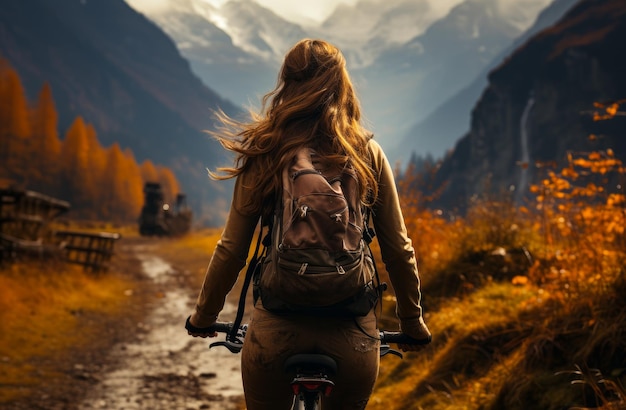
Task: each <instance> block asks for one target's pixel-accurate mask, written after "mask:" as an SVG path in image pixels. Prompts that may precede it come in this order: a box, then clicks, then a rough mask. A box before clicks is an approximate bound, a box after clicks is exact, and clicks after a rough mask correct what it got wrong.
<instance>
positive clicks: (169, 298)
mask: <svg viewBox="0 0 626 410" xmlns="http://www.w3.org/2000/svg"><path fill="white" fill-rule="evenodd" d="M132 246H133V248H132V251H133V252H134V253H135V254H136V257H137V258H138V259H139V260H140V261H141V266H142V270H143V272H144V273H145V275H147V277H149V278H150V280H151V282H153V284H154V285H155V286H156V288H157V290H158V294H159V297H158V298H157V299H156V302H154V306H153V307H152V309H151V312H150V313H149V314H148V315H147V316H146V317H145V320H144V321H143V322H141V323H138V324H137V326H138V328H139V330H140V332H138V334H137V337H136V338H135V339H136V340H133V341H132V342H121V343H118V344H117V345H115V346H114V347H113V349H112V351H111V353H110V356H109V359H108V360H107V363H110V364H107V365H105V366H104V368H103V370H102V372H101V373H100V374H99V376H98V382H97V383H96V384H94V386H93V388H91V389H90V391H89V392H88V393H87V395H86V397H85V399H84V400H83V401H82V402H81V403H80V405H79V406H78V408H79V409H80V410H90V409H112V410H126V409H151V410H158V409H168V410H169V409H172V410H174V409H176V410H177V409H181V410H190V409H224V410H230V409H241V408H242V406H241V404H240V403H241V401H242V399H241V397H242V394H243V392H242V387H241V378H240V374H241V373H240V363H239V360H240V356H239V355H233V354H231V353H230V352H228V351H227V350H226V349H222V348H219V349H211V350H209V343H210V342H209V340H204V339H198V338H192V337H190V336H188V335H187V334H186V332H185V330H184V328H183V326H184V319H185V317H186V316H187V315H188V314H189V312H190V311H191V309H192V307H193V302H194V300H193V299H192V294H193V293H194V292H193V291H191V292H190V290H189V289H188V285H186V284H185V281H183V280H181V276H182V275H181V273H180V272H177V271H176V270H174V268H173V267H172V266H171V265H170V264H169V263H168V262H166V261H165V260H163V259H162V258H160V257H159V256H158V255H157V254H156V253H155V248H154V246H150V245H146V244H141V245H137V244H136V245H132ZM234 314H235V311H234V308H232V307H231V308H229V309H227V310H226V311H224V312H223V314H222V315H221V316H220V319H222V320H230V319H232V318H234ZM229 315H230V316H232V318H229ZM214 340H215V339H212V340H211V341H214Z"/></svg>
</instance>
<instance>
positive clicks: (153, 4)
mask: <svg viewBox="0 0 626 410" xmlns="http://www.w3.org/2000/svg"><path fill="white" fill-rule="evenodd" d="M168 1H169V0H129V1H128V3H132V4H141V6H142V7H141V8H142V9H147V8H163V7H165V6H167V4H168ZM204 1H206V2H207V3H211V4H213V5H215V6H221V5H222V4H224V3H225V2H226V1H228V0H204ZM255 1H256V2H257V3H259V4H261V5H262V6H264V7H266V8H268V9H270V10H272V11H273V12H274V13H276V14H278V15H279V16H281V17H283V18H285V19H286V20H289V21H294V22H303V21H307V20H314V21H318V22H319V21H322V20H323V19H324V18H326V17H328V16H329V15H330V13H332V12H333V10H334V9H335V7H337V5H339V4H340V3H344V4H354V3H356V2H357V0H297V1H296V0H255Z"/></svg>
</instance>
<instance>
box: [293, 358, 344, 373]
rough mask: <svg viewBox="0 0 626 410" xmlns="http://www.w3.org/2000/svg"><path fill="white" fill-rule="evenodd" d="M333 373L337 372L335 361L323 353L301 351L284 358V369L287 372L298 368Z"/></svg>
mask: <svg viewBox="0 0 626 410" xmlns="http://www.w3.org/2000/svg"><path fill="white" fill-rule="evenodd" d="M320 369H323V370H325V371H326V372H328V373H330V374H333V373H335V372H337V362H336V361H335V359H333V358H332V357H330V356H326V355H325V354H314V353H301V354H295V355H293V356H291V357H289V358H287V360H285V370H286V371H287V372H289V373H291V372H297V371H298V370H300V371H302V370H320Z"/></svg>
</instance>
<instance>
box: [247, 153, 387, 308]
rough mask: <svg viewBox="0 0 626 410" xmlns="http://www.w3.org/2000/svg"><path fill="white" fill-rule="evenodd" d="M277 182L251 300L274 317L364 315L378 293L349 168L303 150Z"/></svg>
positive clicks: (355, 182)
mask: <svg viewBox="0 0 626 410" xmlns="http://www.w3.org/2000/svg"><path fill="white" fill-rule="evenodd" d="M282 179H283V189H282V200H280V201H278V204H276V210H275V214H274V218H273V221H272V222H271V224H270V238H271V243H268V244H267V247H266V249H265V256H264V258H263V263H262V265H261V266H260V269H258V270H257V274H256V277H255V278H254V285H255V295H256V297H257V298H260V299H261V301H262V303H263V307H264V308H265V309H267V310H269V311H271V312H275V313H279V314H288V313H303V314H313V315H333V316H336V315H353V316H354V315H356V316H361V315H366V314H367V313H368V312H369V311H370V310H371V309H372V308H373V307H374V305H375V304H376V302H377V300H378V297H379V294H378V288H379V286H378V277H377V276H378V275H377V273H376V268H375V264H374V261H373V259H372V255H371V252H370V249H369V241H370V240H371V237H372V236H373V234H372V231H371V230H369V228H368V227H367V219H368V218H367V216H368V211H367V209H366V208H365V207H364V206H363V205H362V203H361V200H360V190H359V185H358V184H359V182H358V179H357V176H356V173H355V171H354V169H353V168H352V167H351V166H350V165H349V164H347V165H345V166H343V167H333V166H330V165H328V164H327V163H325V162H324V161H323V158H321V157H320V156H318V155H317V154H316V153H315V152H314V151H313V150H311V149H309V148H302V149H300V150H298V152H297V154H296V156H295V158H294V159H293V161H292V163H291V164H290V165H289V166H288V167H287V169H285V170H284V171H283V175H282Z"/></svg>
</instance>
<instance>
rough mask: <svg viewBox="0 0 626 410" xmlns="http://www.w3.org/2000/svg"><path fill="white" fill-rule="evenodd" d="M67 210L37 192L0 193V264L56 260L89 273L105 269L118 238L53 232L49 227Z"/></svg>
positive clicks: (62, 203)
mask: <svg viewBox="0 0 626 410" xmlns="http://www.w3.org/2000/svg"><path fill="white" fill-rule="evenodd" d="M69 209H70V204H69V203H68V202H66V201H62V200H60V199H56V198H52V197H49V196H47V195H43V194H41V193H38V192H34V191H27V190H22V189H13V188H5V189H0V263H2V262H12V261H14V260H16V259H18V258H20V257H39V258H42V259H43V258H45V259H49V258H58V259H63V260H65V261H67V262H70V263H77V264H80V265H83V266H84V267H85V268H86V269H88V270H92V271H100V270H104V269H106V267H107V264H108V262H109V261H110V259H111V256H112V255H113V249H114V244H115V241H116V240H118V239H119V238H120V235H119V234H117V233H108V232H98V233H89V232H78V231H58V232H55V231H53V230H52V229H51V227H50V224H51V223H52V222H53V220H54V219H55V218H57V217H58V216H59V215H62V214H64V213H66V212H67V211H68V210H69Z"/></svg>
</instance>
